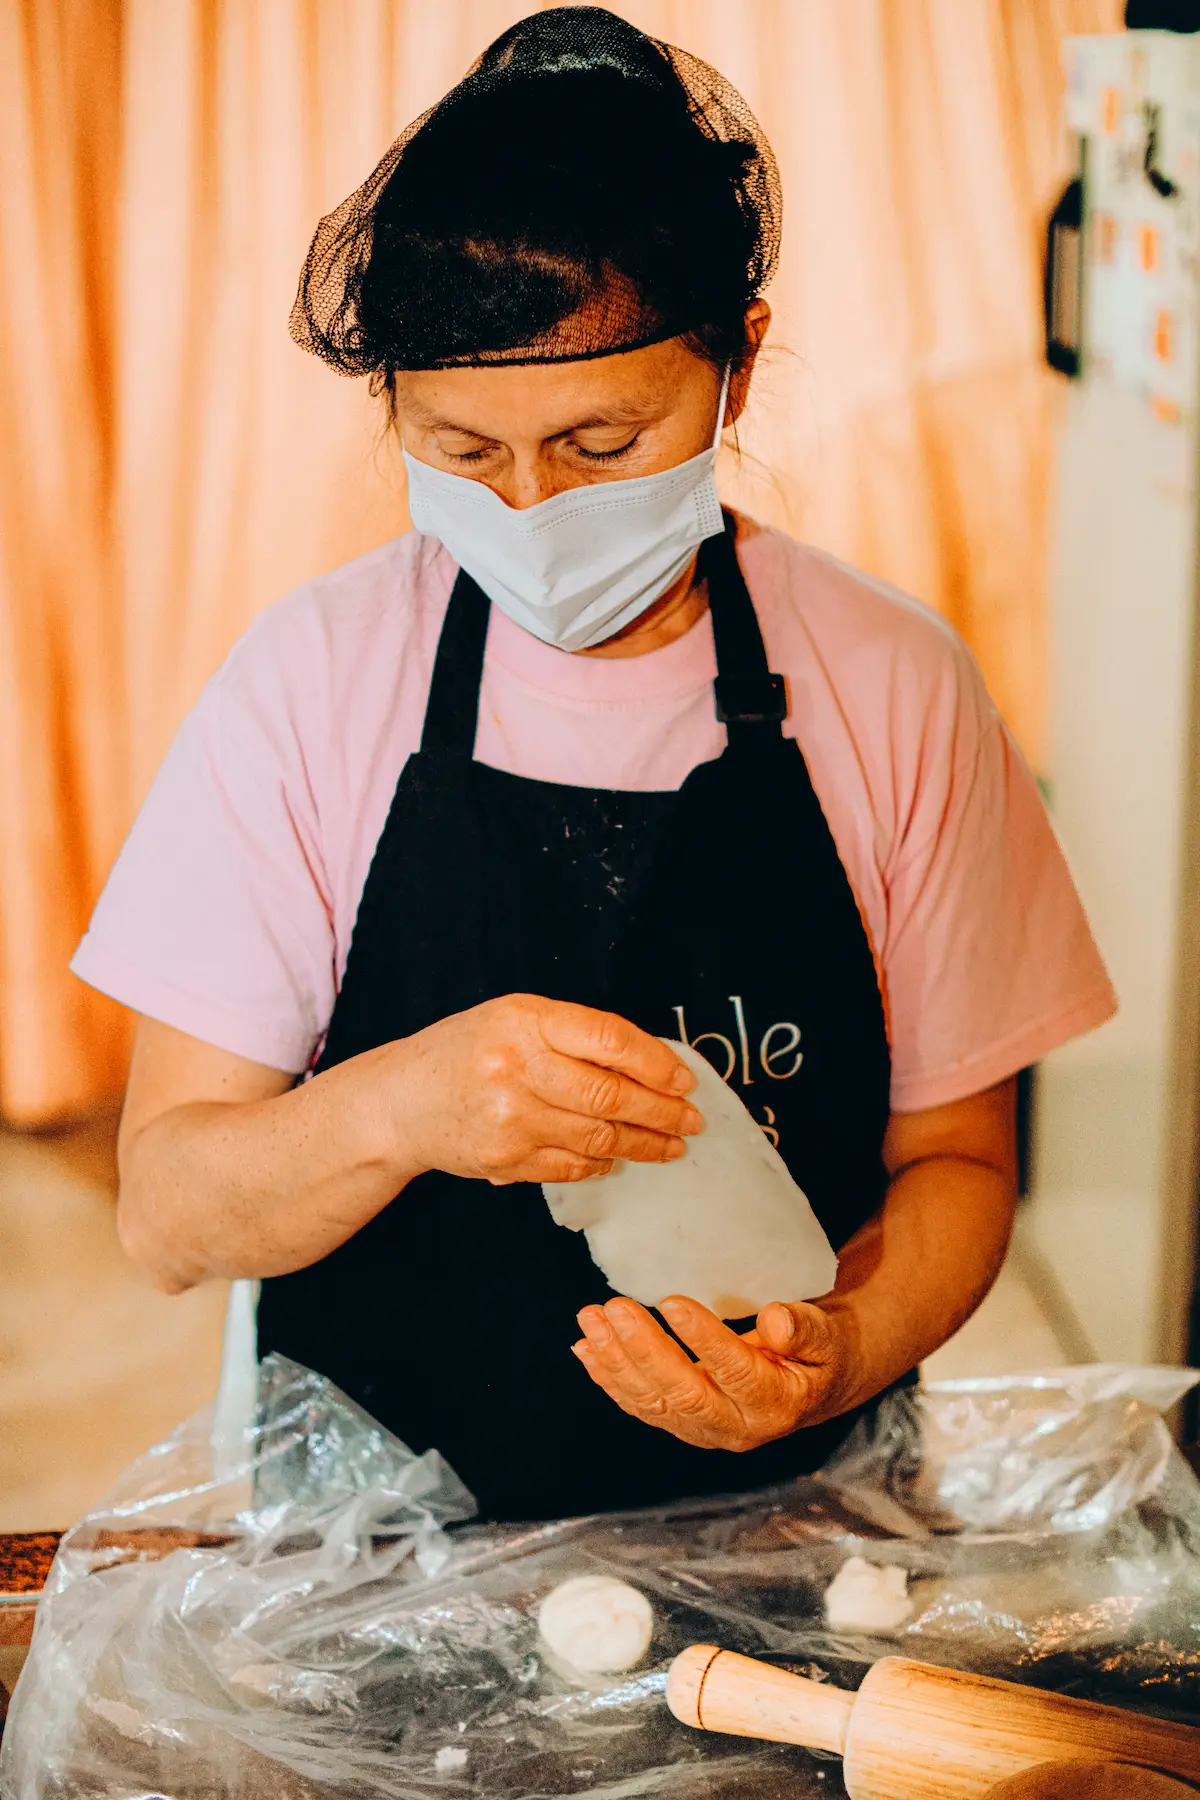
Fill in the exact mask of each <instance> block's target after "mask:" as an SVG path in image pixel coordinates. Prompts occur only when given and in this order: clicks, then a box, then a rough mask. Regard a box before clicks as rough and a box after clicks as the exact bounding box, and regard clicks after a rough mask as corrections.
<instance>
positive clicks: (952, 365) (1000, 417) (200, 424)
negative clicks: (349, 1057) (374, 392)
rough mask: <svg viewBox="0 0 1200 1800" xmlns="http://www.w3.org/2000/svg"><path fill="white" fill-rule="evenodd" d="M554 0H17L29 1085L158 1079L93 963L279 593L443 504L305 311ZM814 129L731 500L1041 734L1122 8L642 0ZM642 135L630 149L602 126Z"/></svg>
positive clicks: (72, 1105) (13, 431)
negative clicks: (945, 633)
mask: <svg viewBox="0 0 1200 1800" xmlns="http://www.w3.org/2000/svg"><path fill="white" fill-rule="evenodd" d="M532 10H534V9H533V8H532V7H531V6H530V5H528V4H524V5H522V4H520V3H519V0H518V3H514V0H439V3H438V4H430V3H429V0H319V3H318V0H169V4H164V0H89V4H88V5H81V6H68V7H64V6H61V5H59V4H57V0H0V147H2V157H3V182H2V190H3V191H2V198H0V246H2V248H3V252H4V256H5V268H6V280H5V282H4V284H3V289H2V291H0V309H2V310H0V388H2V391H3V392H4V393H5V395H6V396H7V429H6V431H5V432H4V434H3V438H2V439H0V756H2V759H3V762H2V773H0V1112H3V1113H4V1114H5V1115H6V1116H7V1117H9V1118H10V1119H13V1120H16V1121H20V1122H27V1123H34V1122H38V1121H42V1120H46V1119H49V1118H52V1117H55V1116H57V1115H61V1114H64V1113H67V1112H71V1111H74V1110H78V1109H79V1108H81V1107H83V1106H84V1105H86V1104H88V1103H89V1102H90V1101H92V1100H95V1099H97V1098H99V1097H101V1096H103V1095H105V1094H107V1093H110V1092H111V1091H112V1090H113V1089H114V1088H115V1087H116V1086H117V1085H118V1084H119V1080H120V1071H121V1063H122V1057H123V1053H124V1041H125V1040H124V1030H123V1026H122V1025H121V1023H120V1021H119V1019H118V1018H117V1017H116V1015H115V1009H113V1008H112V1007H110V1006H108V1005H107V1004H106V1003H105V1002H103V1001H100V1000H98V999H97V998H96V997H94V996H92V995H90V994H89V993H87V992H86V991H85V990H83V989H82V988H81V987H80V986H79V985H78V984H77V983H75V982H74V981H73V980H72V979H71V977H70V976H68V974H67V973H66V962H67V959H68V956H69V954H70V951H71V948H72V946H73V944H74V942H75V940H76V938H77V937H78V934H79V932H80V931H81V930H82V928H83V925H84V923H85V921H86V917H87V913H88V910H89V908H90V905H91V903H92V900H93V899H94V897H95V894H96V892H97V889H98V887H99V884H100V882H101V881H102V879H103V875H104V871H105V869H106V868H107V866H108V864H109V862H110V861H111V859H112V856H113V855H114V854H115V852H116V850H117V848H118V846H119V843H120V839H121V835H122V833H123V831H124V830H125V829H126V827H127V825H128V822H129V820H130V819H131V817H132V815H133V812H134V810H135V808H136V806H137V803H138V801H139V799H140V797H141V796H142V794H143V793H144V792H145V789H146V786H147V784H148V783H149V781H150V779H151V777H152V775H153V772H154V769H155V767H156V766H157V763H158V761H159V759H160V757H161V756H162V754H163V751H164V750H165V748H166V746H167V743H168V742H169V740H170V737H171V734H172V732H173V730H174V729H175V726H176V725H177V723H178V721H179V719H180V717H181V715H182V713H183V711H184V710H185V709H186V708H187V706H188V705H189V704H190V703H191V701H192V700H193V699H194V697H195V695H196V693H197V692H198V690H199V688H200V686H201V684H202V683H203V681H204V680H205V678H206V677H207V675H208V674H209V673H210V672H211V670H212V669H213V667H214V666H215V665H216V663H217V662H218V661H219V659H220V658H221V656H222V655H223V654H224V652H225V650H226V649H227V648H228V646H229V644H230V643H231V641H232V640H233V638H234V637H235V636H236V635H237V634H238V633H239V632H240V631H241V630H242V629H243V628H244V627H245V626H246V624H247V623H248V622H249V620H250V619H251V618H252V617H253V615H254V613H255V612H256V611H257V610H258V609H259V608H261V607H262V606H264V605H266V604H268V603H269V602H270V601H271V600H272V599H274V598H275V597H277V596H278V595H279V594H281V593H282V592H284V591H285V590H286V589H287V588H288V587H289V586H290V585H291V584H293V583H295V582H297V581H299V580H301V579H303V578H304V577H305V576H308V575H311V574H313V573H316V572H317V571H319V570H321V569H325V568H328V567H330V566H332V565H334V564H336V563H338V562H340V561H342V560H344V559H345V558H347V557H349V556H353V555H355V554H356V553H358V552H359V551H361V550H363V549H365V548H367V547H368V546H370V545H372V544H374V543H377V542H379V541H380V540H381V539H383V538H384V537H386V536H388V535H390V534H392V533H393V532H395V531H397V530H399V529H401V528H402V527H403V525H404V523H405V513H404V502H403V491H402V484H401V482H400V480H399V478H398V473H397V468H396V463H395V459H394V458H393V457H392V456H391V455H390V454H389V453H388V451H387V448H386V446H383V445H381V444H380V442H379V421H378V418H377V416H376V413H375V411H374V409H373V407H372V405H371V404H370V402H369V400H368V397H367V395H366V394H365V392H364V391H363V390H362V388H361V386H358V385H355V384H351V383H349V382H344V381H340V380H339V379H338V378H337V377H335V376H333V375H332V374H330V373H329V372H328V371H326V370H325V369H324V368H323V367H322V366H321V365H320V364H318V363H316V362H314V361H312V360H311V359H309V358H307V357H305V356H303V355H302V354H301V353H300V352H299V351H298V350H296V349H295V348H294V347H293V346H292V344H291V342H290V340H289V338H288V336H287V331H286V319H287V313H288V308H289V305H290V302H291V298H292V293H293V290H294V284H295V279H296V275H297V272H298V269H299V265H300V262H301V259H302V256H303V252H304V248H305V246H306V243H307V240H308V236H309V233H310V231H311V229H312V226H313V224H314V222H315V220H316V218H317V216H318V215H319V214H320V213H321V212H322V211H323V210H326V209H327V208H328V207H329V206H330V205H332V204H333V203H334V202H336V201H337V200H339V199H340V198H341V197H342V196H343V195H344V194H345V193H346V192H347V191H348V190H349V189H350V188H351V187H352V186H353V185H355V184H356V183H357V182H358V181H359V180H360V179H361V178H362V177H363V175H364V174H365V173H366V172H367V170H368V169H369V168H370V167H371V166H372V165H373V163H374V162H375V160H376V159H377V157H378V155H379V154H380V153H381V151H382V150H383V148H384V147H385V146H386V144H387V143H388V141H389V140H390V138H391V137H392V136H393V135H395V133H396V132H397V131H398V130H399V129H400V128H401V127H402V126H403V125H404V124H406V123H407V122H408V120H409V119H410V118H412V117H413V116H414V115H415V114H416V113H417V112H418V111H420V110H421V109H422V108H423V107H424V106H426V105H428V104H429V103H430V102H431V101H432V100H434V99H435V98H436V97H437V96H438V95H439V94H441V93H442V92H443V91H444V90H445V89H446V88H447V87H448V86H449V85H450V84H451V83H452V82H453V81H454V80H455V79H456V78H457V77H458V76H459V75H460V74H461V72H462V71H463V70H464V68H465V67H466V65H467V64H468V63H469V61H470V60H471V58H472V57H473V56H474V55H475V54H476V53H477V52H478V51H479V50H480V49H481V48H482V47H483V45H484V44H485V43H487V42H488V41H489V39H490V38H491V37H493V36H494V35H495V34H496V33H497V32H498V31H500V30H502V29H503V28H504V27H505V26H506V25H508V24H509V23H511V22H512V21H513V20H514V19H516V18H518V17H520V16H522V15H523V14H524V13H526V12H529V11H532ZM614 10H616V11H618V12H621V13H623V14H624V15H625V16H626V17H628V18H630V19H632V20H633V21H634V22H635V23H637V24H639V25H642V26H644V27H646V28H647V29H649V30H651V31H654V32H656V33H659V34H661V35H663V36H665V37H668V38H670V39H673V40H674V41H676V42H679V43H682V44H684V45H686V46H687V47H688V48H689V49H692V50H693V51H695V52H697V53H698V54H700V55H701V56H704V57H707V58H708V59H709V60H710V61H712V62H714V63H715V64H716V65H717V66H718V67H719V68H721V69H722V70H723V71H724V72H725V73H726V74H727V75H728V76H729V77H730V78H731V79H732V80H733V81H735V82H736V83H737V84H738V86H739V87H741V88H742V90H743V91H744V92H745V93H746V95H747V96H748V98H749V99H750V101H751V104H752V105H753V106H754V107H755V109H756V110H757V111H758V113H759V115H760V117H761V119H762V121H763V124H764V125H765V127H766V129H767V132H768V134H769V135H770V137H771V139H772V142H773V143H774V145H775V148H776V152H777V154H778V157H779V161H780V164H781V168H782V172H783V180H784V191H785V218H786V232H785V251H784V260H783V264H782V267H781V270H780V274H779V278H778V280H777V282H776V283H775V286H774V288H773V290H772V293H771V296H770V297H771V300H772V303H773V305H774V307H775V309H776V321H777V322H776V327H775V332H774V338H775V342H776V343H777V344H778V345H779V346H781V348H780V349H779V350H777V351H776V353H775V354H774V355H773V356H772V357H771V358H770V359H769V360H768V362H767V364H766V366H765V367H764V369H763V375H762V379H761V382H760V385H759V391H758V395H757V397H756V400H755V402H754V405H753V409H752V414H751V416H749V417H748V420H747V423H746V426H745V429H744V433H743V440H742V441H743V448H744V452H745V454H744V456H743V458H742V459H741V462H740V464H739V463H738V462H736V461H735V460H734V459H730V460H729V466H728V468H727V469H726V471H725V486H726V492H727V493H728V494H729V495H730V497H731V498H734V499H736V500H738V501H739V502H740V503H742V504H745V505H747V506H748V507H750V508H751V509H752V510H754V511H756V512H757V513H758V514H759V515H760V516H766V517H769V518H771V519H774V520H777V521H778V522H780V523H781V524H783V525H785V526H787V527H788V528H789V529H791V530H793V531H797V532H800V533H802V534H804V535H806V536H808V537H811V538H813V539H814V540H816V541H818V542H820V543H822V544H824V545H826V546H827V547H829V548H831V549H833V550H834V551H835V552H837V553H838V554H840V555H842V556H845V557H847V558H848V559H850V560H852V561H854V562H857V563H859V564H861V565H862V566H863V567H865V568H867V569H870V570H872V571H874V572H876V573H878V574H880V575H883V576H885V577H887V578H889V579H891V580H893V581H895V582H897V583H898V584H900V585H901V586H903V587H906V588H908V589H910V590H911V591H913V592H915V593H918V594H920V595H921V596H922V597H924V598H925V599H927V600H929V601H930V602H932V603H933V604H934V605H935V606H938V607H940V608H941V609H942V610H943V611H944V612H945V613H947V614H948V615H949V616H950V617H951V618H952V619H953V620H954V621H955V623H956V624H957V625H959V626H960V628H961V629H962V630H963V631H964V632H965V633H966V635H967V637H968V638H969V639H970V641H971V642H972V644H973V645H974V647H975V649H976V651H977V652H978V654H979V656H980V658H981V660H982V662H983V665H984V668H985V671H986V673H987V676H988V679H989V681H990V683H991V686H992V690H993V692H994V694H995V695H996V698H997V700H998V701H999V703H1000V705H1001V706H1002V707H1003V709H1004V711H1005V712H1006V714H1007V716H1008V717H1009V718H1010V720H1011V721H1012V723H1013V725H1014V727H1015V729H1016V731H1017V733H1018V735H1019V736H1020V738H1021V740H1022V742H1023V743H1024V744H1025V746H1026V748H1027V750H1028V751H1029V753H1030V755H1031V756H1032V757H1033V758H1034V760H1035V761H1036V758H1037V755H1038V750H1039V743H1040V724H1041V685H1042V579H1043V563H1044V543H1045V528H1046V492H1047V467H1048V462H1047V459H1048V444H1049V425H1050V416H1051V408H1052V405H1053V399H1054V396H1053V392H1052V384H1051V380H1050V378H1048V377H1047V376H1045V375H1044V374H1043V373H1042V372H1041V370H1040V366H1039V354H1040V350H1039V329H1040V328H1039V321H1038V310H1039V300H1038V289H1039V259H1040V236H1041V227H1042V219H1043V217H1044V214H1045V211H1046V207H1047V204H1048V202H1049V200H1050V198H1051V196H1052V193H1053V191H1054V188H1055V186H1056V183H1057V182H1058V181H1059V180H1060V179H1061V176H1062V143H1061V136H1060V132H1059V129H1058V115H1059V105H1060V88H1061V82H1060V74H1059V43H1060V39H1061V37H1062V36H1063V35H1064V34H1065V33H1067V32H1075V31H1096V30H1108V29H1113V28H1115V27H1116V26H1117V24H1118V22H1119V14H1120V11H1121V8H1120V4H1119V0H629V3H627V4H618V5H616V6H615V7H614ZM600 148H602V147H600Z"/></svg>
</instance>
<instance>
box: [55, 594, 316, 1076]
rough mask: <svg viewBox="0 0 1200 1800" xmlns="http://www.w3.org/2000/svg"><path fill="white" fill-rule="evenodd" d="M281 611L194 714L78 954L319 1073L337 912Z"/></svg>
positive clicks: (277, 1064)
mask: <svg viewBox="0 0 1200 1800" xmlns="http://www.w3.org/2000/svg"><path fill="white" fill-rule="evenodd" d="M271 630H272V626H271V620H270V615H269V614H268V615H264V618H263V619H262V620H260V621H259V622H258V623H257V624H256V625H255V626H253V627H251V630H250V632H249V633H247V635H246V637H244V638H243V639H242V640H241V642H240V643H239V644H238V645H237V646H235V648H234V650H233V651H232V653H231V654H230V656H229V658H228V660H227V661H226V663H225V664H224V666H223V667H222V668H221V669H220V670H219V671H218V672H217V674H216V675H215V676H214V677H213V679H212V680H211V681H210V682H209V684H208V686H207V688H206V689H205V690H204V692H203V694H202V695H201V697H200V699H199V701H198V702H197V704H196V706H195V707H194V708H193V710H192V712H191V713H190V714H189V715H188V717H187V718H186V719H185V721H184V723H183V725H182V727H181V728H180V731H179V733H178V735H177V737H176V738H175V741H174V743H173V744H172V745H171V748H170V750H169V752H168V754H167V757H166V759H165V761H164V762H163V765H162V767H161V769H160V770H159V772H158V774H157V776H156V777H155V780H154V783H153V786H152V787H151V789H150V792H149V794H148V795H147V798H146V800H145V803H144V805H143V806H142V808H141V811H140V812H139V813H138V816H137V818H136V819H135V821H134V824H133V828H132V830H131V831H130V833H129V836H128V838H127V839H126V841H125V844H124V847H123V848H122V850H121V853H120V855H119V857H118V858H117V861H116V863H115V865H114V867H113V870H112V872H111V874H110V876H109V879H108V882H107V884H106V886H105V888H104V891H103V893H102V894H101V896H100V899H99V902H98V903H97V906H96V909H95V912H94V913H93V915H92V919H91V923H90V925H89V927H88V931H87V933H86V935H85V937H84V938H83V941H82V942H81V944H80V945H79V948H78V950H77V951H76V953H75V956H74V958H73V959H72V963H71V968H72V970H73V971H74V973H75V974H76V975H78V976H80V977H81V979H82V980H84V981H86V982H88V983H89V984H90V985H91V986H92V987H95V988H98V989H100V991H101V992H102V993H105V994H108V995H110V996H111V997H112V998H113V999H114V1000H118V1001H120V1002H121V1003H122V1004H123V1005H125V1006H128V1007H131V1008H133V1010H134V1011H136V1012H139V1013H143V1014H145V1015H147V1016H148V1017H149V1018H152V1019H157V1020H160V1021H162V1022H163V1023H164V1024H167V1025H173V1026H175V1027H176V1028H177V1029H178V1030H180V1031H185V1032H187V1033H189V1034H190V1035H191V1036H193V1037H197V1038H201V1039H203V1040H204V1041H205V1042H206V1043H210V1044H215V1045H217V1046H218V1047H219V1048H221V1049H224V1050H230V1051H233V1052H234V1053H235V1054H236V1055H239V1056H245V1057H248V1058H250V1059H251V1060H252V1061H254V1062H259V1063H265V1064H266V1065H268V1066H269V1067H271V1068H275V1069H280V1070H283V1071H286V1072H288V1073H292V1074H299V1073H301V1072H302V1071H303V1070H304V1069H305V1068H307V1066H308V1064H309V1062H310V1060H311V1057H312V1054H313V1051H314V1048H315V1046H316V1044H317V1043H318V1042H319V1040H320V1037H321V1034H322V1032H323V1030H324V1028H325V1024H326V1022H327V1020H328V1018H329V1015H330V1012H331V1010H332V1006H333V999H334V992H335V984H336V976H335V949H334V927H333V918H332V907H331V902H330V897H329V888H328V883H327V881H326V878H325V872H324V869H323V865H322V858H321V851H320V833H319V830H318V818H317V808H316V804H315V801H314V797H313V794H312V791H311V787H310V785H309V781H308V779H307V772H306V767H305V760H304V756H303V749H302V739H301V734H300V732H299V730H298V714H299V712H300V711H301V710H305V711H306V712H308V713H309V715H310V723H315V725H316V729H318V730H319V729H321V722H320V719H319V717H318V718H317V719H316V720H315V721H314V720H312V719H311V711H312V709H313V708H316V709H318V712H319V709H320V706H321V695H320V694H319V692H312V691H311V686H312V685H313V684H310V689H309V690H300V691H296V689H295V688H294V687H293V688H292V689H291V691H288V687H287V684H286V683H285V682H284V680H283V677H282V673H281V670H280V668H279V666H278V660H277V659H276V658H275V657H274V656H273V653H272V643H271Z"/></svg>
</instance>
